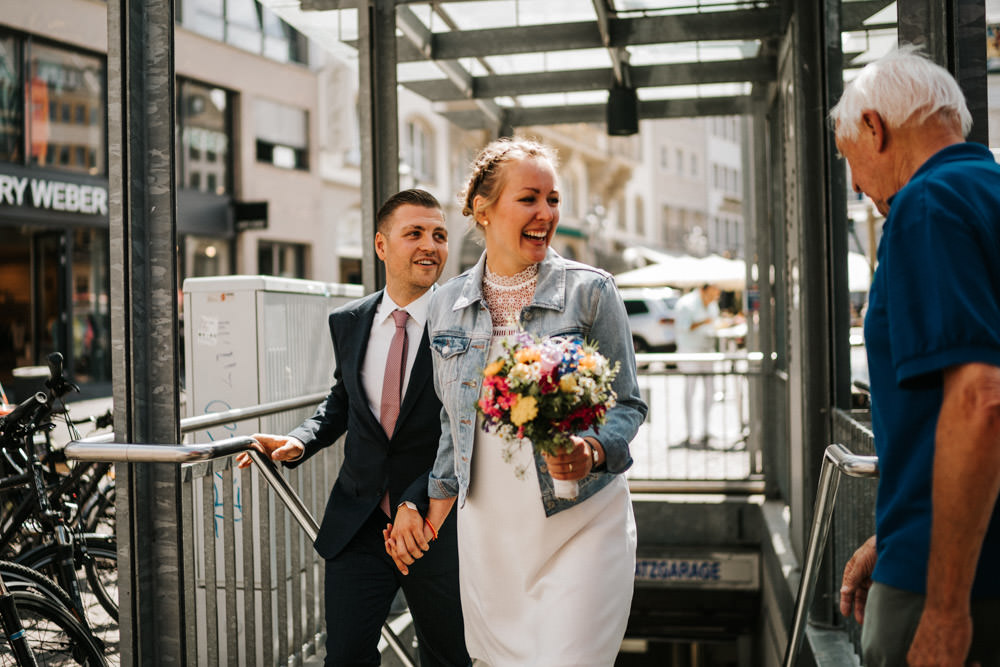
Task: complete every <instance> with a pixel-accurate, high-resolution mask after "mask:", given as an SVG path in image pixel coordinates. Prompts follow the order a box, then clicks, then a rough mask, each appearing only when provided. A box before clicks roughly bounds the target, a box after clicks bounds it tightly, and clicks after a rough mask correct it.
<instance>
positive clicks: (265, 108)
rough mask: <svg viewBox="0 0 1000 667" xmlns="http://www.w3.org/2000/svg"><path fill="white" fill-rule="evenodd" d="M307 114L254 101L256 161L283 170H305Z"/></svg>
mask: <svg viewBox="0 0 1000 667" xmlns="http://www.w3.org/2000/svg"><path fill="white" fill-rule="evenodd" d="M308 127H309V114H308V113H307V112H306V111H305V110H303V109H296V108H295V107H290V106H286V105H284V104H279V103H278V102H271V101H270V100H256V101H255V103H254V128H255V130H256V136H257V161H258V162H266V163H268V164H272V165H274V166H276V167H283V168H285V169H304V170H308V169H309V131H308Z"/></svg>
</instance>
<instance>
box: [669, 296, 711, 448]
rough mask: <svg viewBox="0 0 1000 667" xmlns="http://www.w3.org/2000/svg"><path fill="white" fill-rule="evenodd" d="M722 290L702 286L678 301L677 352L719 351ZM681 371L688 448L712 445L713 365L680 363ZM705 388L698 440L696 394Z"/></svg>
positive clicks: (676, 312)
mask: <svg viewBox="0 0 1000 667" xmlns="http://www.w3.org/2000/svg"><path fill="white" fill-rule="evenodd" d="M719 294H720V291H719V288H718V287H716V286H715V285H708V284H706V285H702V286H701V287H699V288H698V289H695V290H692V291H691V292H689V293H688V294H685V295H684V296H682V297H681V298H680V299H678V301H677V306H676V307H675V310H674V328H675V331H676V332H677V352H679V353H682V354H683V353H697V352H715V343H716V338H715V330H716V326H717V323H718V319H719ZM677 368H678V370H680V371H681V372H683V373H685V376H684V417H685V428H687V439H686V440H685V441H684V443H683V444H686V445H689V446H690V445H702V446H704V445H707V444H708V417H709V413H710V412H711V409H712V401H713V400H714V397H715V388H714V383H713V381H712V380H713V377H712V363H711V362H706V361H679V362H677ZM699 385H700V386H701V392H702V396H701V435H700V436H698V437H695V432H696V429H695V424H694V403H695V397H694V395H695V392H696V391H697V390H698V386H699Z"/></svg>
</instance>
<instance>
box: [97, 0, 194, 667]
mask: <svg viewBox="0 0 1000 667" xmlns="http://www.w3.org/2000/svg"><path fill="white" fill-rule="evenodd" d="M173 8H174V3H172V2H161V1H160V0H109V2H108V12H107V17H108V18H107V20H108V147H109V165H108V167H109V169H108V171H109V174H110V175H111V176H110V180H109V186H110V197H109V211H108V213H109V234H110V270H111V328H112V339H111V340H112V365H113V367H112V377H114V387H113V394H114V406H115V407H114V412H115V414H114V418H115V435H116V437H117V438H118V439H119V440H120V441H122V442H148V443H164V444H168V443H176V442H178V441H179V439H180V426H179V424H180V406H179V402H178V387H179V380H178V372H177V369H178V366H179V364H178V363H177V350H178V347H179V346H178V342H177V336H178V331H179V327H178V325H177V283H176V279H177V253H176V247H177V234H176V210H175V204H174V194H175V192H176V184H175V171H174V145H175V144H174V101H175V100H174V11H173ZM116 476H117V480H118V495H117V501H116V506H117V511H118V518H119V522H118V527H117V535H118V570H119V605H120V628H121V658H122V664H123V665H181V664H189V663H190V662H191V661H192V659H194V660H197V656H193V655H189V654H188V653H187V650H188V649H189V648H190V647H191V646H193V643H188V642H187V641H186V638H185V635H184V627H185V625H184V619H185V618H186V614H185V611H186V610H185V600H184V598H183V596H181V595H178V585H177V582H179V581H183V580H184V578H185V574H187V575H188V576H192V575H191V573H185V572H184V569H183V568H184V561H183V558H182V553H183V549H182V547H183V545H182V531H181V520H180V507H181V503H180V489H181V480H180V469H179V468H177V467H176V466H153V465H150V464H118V465H117V466H116ZM187 611H188V612H189V613H193V609H188V610H187Z"/></svg>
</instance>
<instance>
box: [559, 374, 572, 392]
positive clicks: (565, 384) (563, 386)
mask: <svg viewBox="0 0 1000 667" xmlns="http://www.w3.org/2000/svg"><path fill="white" fill-rule="evenodd" d="M559 390H560V391H561V392H563V393H564V394H572V393H573V392H574V391H576V378H575V377H573V376H572V375H563V376H562V377H561V378H559Z"/></svg>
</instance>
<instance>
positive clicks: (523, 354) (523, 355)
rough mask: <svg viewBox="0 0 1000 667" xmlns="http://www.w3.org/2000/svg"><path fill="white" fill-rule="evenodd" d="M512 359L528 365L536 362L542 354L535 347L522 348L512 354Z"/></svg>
mask: <svg viewBox="0 0 1000 667" xmlns="http://www.w3.org/2000/svg"><path fill="white" fill-rule="evenodd" d="M514 358H515V359H517V361H518V363H521V364H528V363H531V362H532V361H538V360H539V359H541V358H542V353H541V352H540V351H539V350H538V348H537V347H522V348H521V349H520V350H518V351H517V352H515V353H514Z"/></svg>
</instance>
